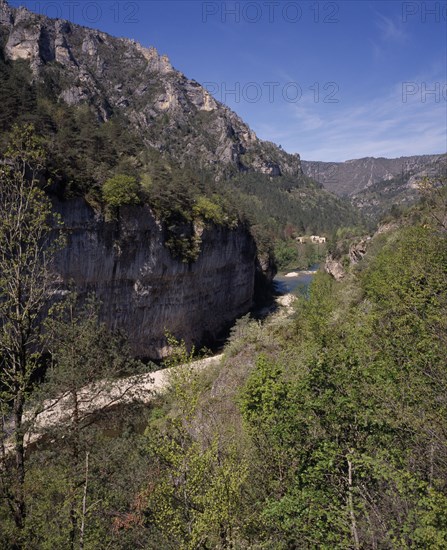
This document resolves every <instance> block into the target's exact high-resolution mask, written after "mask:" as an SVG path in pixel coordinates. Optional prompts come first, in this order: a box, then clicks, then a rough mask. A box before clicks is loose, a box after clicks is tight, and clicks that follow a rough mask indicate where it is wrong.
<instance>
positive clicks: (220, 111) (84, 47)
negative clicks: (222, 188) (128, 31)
mask: <svg viewBox="0 0 447 550" xmlns="http://www.w3.org/2000/svg"><path fill="white" fill-rule="evenodd" d="M0 43H4V54H5V56H6V58H7V59H10V60H18V59H22V60H26V61H28V62H29V63H30V67H31V71H32V74H33V77H34V78H35V79H45V78H46V75H47V73H48V72H49V71H50V72H51V75H52V76H51V78H52V79H54V78H56V81H57V89H55V94H56V96H57V97H56V99H59V100H63V101H65V102H66V103H68V104H69V105H78V104H82V103H87V104H89V105H90V106H91V107H92V109H94V110H95V112H96V114H97V116H98V118H99V119H100V120H108V119H110V118H111V117H112V116H113V115H114V114H119V115H120V116H124V117H125V118H127V119H128V120H129V121H130V123H131V125H132V127H133V128H134V129H135V132H136V133H137V134H138V136H139V137H140V138H141V139H142V141H143V142H144V143H145V144H146V145H147V146H150V147H154V148H156V149H157V150H159V151H161V152H162V153H164V154H167V155H170V156H171V157H172V158H174V159H176V160H177V161H179V162H180V163H182V164H186V163H189V164H194V165H195V166H200V167H202V168H207V169H208V170H213V171H214V172H215V173H216V177H217V178H219V177H222V176H223V175H228V174H232V173H236V172H238V171H254V172H259V173H263V174H268V175H270V176H278V175H281V174H287V175H299V176H301V175H302V171H301V164H300V158H299V155H291V154H288V153H286V152H285V151H283V150H282V149H280V148H279V147H277V146H276V145H274V144H273V143H270V142H264V141H262V140H260V139H258V138H257V137H256V134H255V133H254V132H253V131H252V130H251V129H250V128H249V127H248V126H247V125H246V124H245V123H244V122H243V121H242V120H241V119H240V118H239V117H238V116H237V115H236V113H234V112H233V111H231V109H229V108H228V107H226V106H225V105H223V104H222V103H220V102H218V101H216V100H215V99H214V98H213V97H212V96H211V94H210V93H209V92H208V91H207V90H206V89H205V88H204V87H202V86H201V85H200V84H199V83H198V82H196V81H194V80H190V79H188V78H186V77H185V76H184V75H183V74H182V73H181V72H179V71H177V70H175V69H174V68H173V67H172V65H171V63H170V61H169V59H168V58H167V57H166V56H165V55H160V54H159V53H158V52H157V50H156V49H155V48H154V47H150V48H145V47H143V46H141V45H140V44H138V43H137V42H135V41H133V40H129V39H123V38H114V37H112V36H109V35H107V34H106V33H103V32H100V31H97V30H92V29H88V28H85V27H81V26H79V25H75V24H72V23H70V22H68V21H63V20H57V19H49V18H48V17H44V16H40V15H37V14H34V13H31V12H30V11H28V10H26V9H23V8H21V9H13V8H11V7H9V6H8V5H7V4H6V3H4V2H0Z"/></svg>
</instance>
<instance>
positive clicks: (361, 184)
mask: <svg viewBox="0 0 447 550" xmlns="http://www.w3.org/2000/svg"><path fill="white" fill-rule="evenodd" d="M301 164H302V167H303V171H304V173H305V174H306V175H307V176H310V177H313V178H314V179H315V180H316V181H319V182H320V183H322V184H323V185H324V186H325V188H326V189H328V190H329V191H332V192H333V193H336V194H337V195H345V196H355V195H358V194H359V193H361V192H362V191H363V190H364V189H366V188H368V187H371V186H373V185H374V184H376V183H379V182H385V181H390V180H394V179H395V178H397V177H401V176H404V178H405V182H406V185H407V186H408V187H409V188H411V187H412V186H414V184H415V181H416V180H417V178H418V177H419V176H422V175H438V174H439V173H443V172H444V173H445V171H446V169H447V155H419V156H413V157H400V158H395V159H389V158H374V157H366V158H362V159H354V160H347V161H345V162H319V161H305V160H303V161H302V162H301Z"/></svg>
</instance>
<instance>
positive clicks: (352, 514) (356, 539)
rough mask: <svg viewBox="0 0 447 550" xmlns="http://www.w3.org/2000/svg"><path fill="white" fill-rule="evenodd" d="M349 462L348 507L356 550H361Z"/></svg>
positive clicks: (349, 463) (350, 464) (349, 464)
mask: <svg viewBox="0 0 447 550" xmlns="http://www.w3.org/2000/svg"><path fill="white" fill-rule="evenodd" d="M346 460H347V462H348V507H349V515H350V517H351V533H352V537H353V539H354V548H355V550H360V542H359V535H358V533H357V523H356V521H355V512H354V501H353V498H352V462H351V461H350V460H349V459H346Z"/></svg>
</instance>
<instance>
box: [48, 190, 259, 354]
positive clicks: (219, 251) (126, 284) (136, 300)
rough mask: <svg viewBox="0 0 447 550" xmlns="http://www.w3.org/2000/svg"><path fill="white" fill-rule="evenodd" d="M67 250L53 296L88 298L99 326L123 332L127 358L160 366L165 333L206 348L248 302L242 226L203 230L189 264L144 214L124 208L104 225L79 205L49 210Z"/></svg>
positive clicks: (248, 242) (247, 254)
mask: <svg viewBox="0 0 447 550" xmlns="http://www.w3.org/2000/svg"><path fill="white" fill-rule="evenodd" d="M54 206H55V210H56V211H57V212H59V213H60V215H61V217H62V219H63V221H64V231H65V232H66V233H67V246H66V247H65V248H64V249H63V250H62V251H61V252H60V253H59V256H58V258H57V262H56V272H57V274H58V278H59V280H58V290H57V293H59V294H64V293H65V292H67V290H68V288H69V287H70V285H74V288H75V289H76V291H77V292H78V294H79V295H80V296H81V298H82V297H86V296H87V295H88V294H89V293H92V292H94V293H95V294H96V296H97V297H98V298H99V300H100V301H101V302H102V305H101V320H103V321H104V322H106V323H107V325H108V326H109V327H111V328H119V329H123V330H124V331H125V332H126V333H127V335H128V336H129V340H130V345H131V347H132V350H133V353H134V354H135V355H138V356H141V357H150V358H160V357H162V356H164V355H166V352H167V351H168V350H167V349H166V348H165V346H166V340H165V334H164V333H165V331H166V330H168V331H170V332H171V333H172V334H173V335H175V336H176V337H178V338H184V339H185V341H186V342H187V344H192V343H195V344H200V343H210V342H211V341H212V340H213V339H214V338H215V337H216V335H218V334H219V332H220V331H222V330H223V329H224V328H226V327H227V326H228V325H229V324H230V323H231V322H232V321H233V320H234V319H235V318H236V317H238V316H240V315H243V314H245V313H247V311H248V310H249V309H250V308H251V306H252V304H253V299H254V285H255V274H256V265H257V261H256V246H255V243H254V241H253V239H252V237H251V235H250V233H249V232H248V231H247V230H246V228H245V227H243V226H238V227H237V228H235V229H229V228H226V227H220V226H214V225H209V226H207V227H205V228H204V229H203V232H202V235H201V240H202V244H201V252H200V255H199V257H198V259H197V260H196V261H195V262H193V263H189V264H188V263H184V262H182V261H181V260H179V259H178V260H177V259H174V258H173V257H172V256H171V254H170V252H169V251H168V249H167V248H165V246H164V245H163V243H164V235H163V228H162V226H161V225H160V224H159V223H158V222H157V220H156V219H155V218H154V216H153V214H152V212H151V210H150V209H149V208H148V207H143V206H134V207H123V208H121V211H120V216H119V218H120V219H119V222H118V221H109V222H106V221H105V220H104V218H103V217H102V215H100V214H98V213H95V211H94V210H93V209H92V208H91V207H90V206H89V205H88V204H87V203H86V202H85V201H84V200H83V199H74V200H70V201H65V202H57V201H56V202H55V205H54Z"/></svg>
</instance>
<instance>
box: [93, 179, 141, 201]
mask: <svg viewBox="0 0 447 550" xmlns="http://www.w3.org/2000/svg"><path fill="white" fill-rule="evenodd" d="M138 191H139V185H138V183H137V181H136V179H135V178H134V177H132V176H125V175H123V174H118V175H116V176H113V177H112V178H109V179H108V180H107V181H106V182H105V183H104V185H103V188H102V194H103V197H104V200H105V202H106V203H107V205H108V206H111V207H112V208H118V207H120V206H124V205H129V204H140V202H141V201H140V197H139V196H138Z"/></svg>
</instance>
